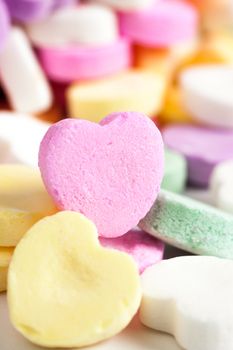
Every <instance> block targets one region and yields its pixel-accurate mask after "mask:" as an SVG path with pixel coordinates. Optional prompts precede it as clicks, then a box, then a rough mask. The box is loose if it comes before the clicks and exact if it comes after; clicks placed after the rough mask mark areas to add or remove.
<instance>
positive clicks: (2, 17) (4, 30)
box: [0, 0, 10, 52]
mask: <svg viewBox="0 0 233 350" xmlns="http://www.w3.org/2000/svg"><path fill="white" fill-rule="evenodd" d="M9 29H10V17H9V13H8V9H7V7H6V5H5V3H4V1H3V0H0V52H1V51H2V49H3V48H4V45H5V43H6V40H7V36H8V32H9Z"/></svg>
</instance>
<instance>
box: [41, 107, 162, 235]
mask: <svg viewBox="0 0 233 350" xmlns="http://www.w3.org/2000/svg"><path fill="white" fill-rule="evenodd" d="M163 162H164V161H163V142H162V138H161V135H160V132H159V130H158V129H157V127H156V126H155V124H154V123H153V122H152V121H151V120H150V119H149V118H147V117H146V116H144V115H141V114H139V113H135V112H134V113H133V112H128V113H126V112H125V113H115V114H111V115H110V116H108V117H106V118H105V119H103V120H102V121H101V122H100V125H98V124H95V123H91V122H89V121H86V120H76V119H65V120H63V121H61V122H59V123H57V124H55V125H53V126H51V127H50V129H49V130H48V132H47V134H46V135H45V137H44V139H43V141H42V143H41V147H40V153H39V166H40V170H41V174H42V178H43V180H44V183H45V186H46V188H47V190H48V192H49V193H50V195H51V196H52V197H53V199H54V201H55V203H56V204H57V206H58V207H59V208H60V209H65V210H73V211H78V212H80V213H82V214H84V215H85V216H87V217H88V218H89V219H91V220H92V221H93V222H94V223H95V224H96V226H97V228H98V232H99V234H100V235H101V236H104V237H117V236H121V235H123V234H124V233H126V232H128V231H129V230H130V229H132V228H133V227H134V226H136V225H137V224H138V222H139V220H140V219H141V218H143V217H144V216H145V215H146V214H147V212H148V211H149V209H150V208H151V206H152V204H153V202H154V201H155V199H156V197H157V194H158V192H159V190H160V183H161V179H162V175H163Z"/></svg>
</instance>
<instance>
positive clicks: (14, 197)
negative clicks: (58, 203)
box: [0, 164, 57, 247]
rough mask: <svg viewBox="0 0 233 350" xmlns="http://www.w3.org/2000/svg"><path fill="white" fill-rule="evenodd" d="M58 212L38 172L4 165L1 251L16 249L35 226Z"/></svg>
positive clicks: (0, 181) (0, 183)
mask: <svg viewBox="0 0 233 350" xmlns="http://www.w3.org/2000/svg"><path fill="white" fill-rule="evenodd" d="M56 211H57V210H56V208H55V205H54V204H53V202H52V200H51V199H50V197H49V196H48V194H47V192H46V191H45V188H44V185H43V182H42V180H41V177H40V173H39V171H38V170H37V169H33V168H30V167H26V166H23V165H15V164H14V165H0V247H1V246H8V247H13V246H15V245H16V244H17V243H18V242H19V240H20V239H21V238H22V236H23V235H24V234H25V233H26V232H27V230H28V229H29V228H30V227H31V226H32V225H33V224H34V223H35V222H37V221H38V220H40V219H41V218H42V217H44V216H46V215H51V214H53V213H55V212H56Z"/></svg>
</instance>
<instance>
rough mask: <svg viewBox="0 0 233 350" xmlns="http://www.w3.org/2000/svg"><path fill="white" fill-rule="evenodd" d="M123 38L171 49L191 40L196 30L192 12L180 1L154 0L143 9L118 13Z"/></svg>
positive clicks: (190, 7)
mask: <svg viewBox="0 0 233 350" xmlns="http://www.w3.org/2000/svg"><path fill="white" fill-rule="evenodd" d="M120 28H121V32H122V34H123V35H125V36H127V37H128V38H130V39H131V40H132V41H134V42H136V43H138V44H143V45H145V46H151V47H153V46H154V47H163V46H170V45H172V44H175V43H177V42H180V41H185V40H189V39H191V38H193V37H194V36H195V34H196V30H197V13H196V11H195V9H194V8H193V7H192V6H190V5H189V4H186V3H184V2H182V1H176V0H174V1H173V0H167V1H163V0H160V1H155V2H154V5H152V6H151V7H148V8H146V9H144V10H140V11H134V12H125V13H123V12H122V13H121V14H120Z"/></svg>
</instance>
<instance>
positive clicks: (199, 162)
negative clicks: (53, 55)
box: [163, 124, 233, 187]
mask: <svg viewBox="0 0 233 350" xmlns="http://www.w3.org/2000/svg"><path fill="white" fill-rule="evenodd" d="M163 139H164V142H165V144H166V145H167V146H168V147H169V148H171V149H173V150H175V151H177V152H180V153H181V154H183V155H184V156H185V158H186V160H187V162H188V180H189V182H190V184H193V185H196V186H201V187H206V186H208V184H209V180H210V176H211V173H212V171H213V169H214V167H215V166H216V165H217V164H219V163H220V162H222V161H225V160H229V159H233V131H231V130H225V129H215V128H204V127H198V126H191V125H185V124H184V125H178V126H170V127H167V128H165V129H164V131H163Z"/></svg>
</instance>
